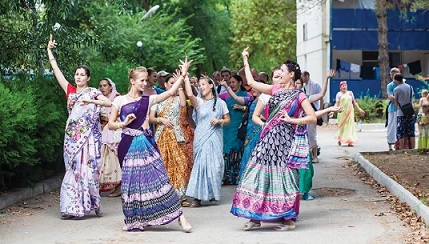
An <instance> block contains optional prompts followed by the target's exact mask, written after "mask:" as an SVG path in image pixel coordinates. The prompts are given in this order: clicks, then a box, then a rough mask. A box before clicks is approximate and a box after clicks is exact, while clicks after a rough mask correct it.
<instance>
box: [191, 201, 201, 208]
mask: <svg viewBox="0 0 429 244" xmlns="http://www.w3.org/2000/svg"><path fill="white" fill-rule="evenodd" d="M191 207H193V208H197V207H201V200H198V199H194V200H192V203H191Z"/></svg>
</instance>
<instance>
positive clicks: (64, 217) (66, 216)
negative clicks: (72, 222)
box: [61, 214, 74, 220]
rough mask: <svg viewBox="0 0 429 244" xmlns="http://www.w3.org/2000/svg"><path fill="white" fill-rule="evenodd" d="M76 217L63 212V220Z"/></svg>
mask: <svg viewBox="0 0 429 244" xmlns="http://www.w3.org/2000/svg"><path fill="white" fill-rule="evenodd" d="M72 218H74V216H73V215H69V214H61V219H62V220H66V219H72Z"/></svg>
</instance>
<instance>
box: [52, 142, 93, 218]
mask: <svg viewBox="0 0 429 244" xmlns="http://www.w3.org/2000/svg"><path fill="white" fill-rule="evenodd" d="M89 141H92V142H93V143H89ZM94 141H95V140H94V136H93V135H91V136H90V137H89V138H88V140H87V141H86V142H85V145H84V146H82V149H81V151H80V152H79V153H78V154H77V155H76V156H75V158H74V159H73V161H72V163H71V164H72V165H71V167H68V168H67V169H66V173H65V175H64V179H63V182H62V184H61V192H60V211H61V214H66V215H72V216H76V217H83V216H84V215H85V214H89V212H91V210H98V209H99V208H100V200H101V197H100V193H99V177H100V174H99V167H100V158H99V156H98V157H97V155H99V148H98V147H97V146H96V145H99V144H98V143H94ZM65 156H66V155H65Z"/></svg>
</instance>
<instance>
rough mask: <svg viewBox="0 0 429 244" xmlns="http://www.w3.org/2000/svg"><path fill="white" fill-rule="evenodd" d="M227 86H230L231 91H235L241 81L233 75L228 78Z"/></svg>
mask: <svg viewBox="0 0 429 244" xmlns="http://www.w3.org/2000/svg"><path fill="white" fill-rule="evenodd" d="M229 86H230V87H231V89H232V91H233V92H237V91H238V90H240V86H241V81H238V80H237V79H235V78H234V77H231V78H230V79H229Z"/></svg>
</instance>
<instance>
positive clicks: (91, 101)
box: [47, 35, 111, 219]
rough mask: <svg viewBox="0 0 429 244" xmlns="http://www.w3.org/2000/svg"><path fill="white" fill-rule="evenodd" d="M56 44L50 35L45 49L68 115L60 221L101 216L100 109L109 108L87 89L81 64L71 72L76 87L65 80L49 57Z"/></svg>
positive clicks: (86, 71)
mask: <svg viewBox="0 0 429 244" xmlns="http://www.w3.org/2000/svg"><path fill="white" fill-rule="evenodd" d="M56 45H57V43H56V42H55V40H52V35H50V38H49V42H48V47H47V51H48V57H49V63H50V64H51V67H52V70H53V71H54V75H55V78H56V79H57V81H58V84H60V86H61V88H62V89H63V90H64V92H65V93H66V99H67V111H68V114H69V117H68V119H67V122H66V129H65V135H64V164H65V168H66V174H65V175H64V179H63V182H62V184H61V192H60V211H61V219H72V218H82V217H83V216H84V215H86V214H89V212H91V210H95V213H96V214H97V216H99V217H101V216H102V212H101V206H100V199H101V198H100V193H99V178H100V158H101V132H100V107H101V106H111V102H110V100H109V99H108V98H107V97H105V96H103V95H102V94H101V92H100V91H99V90H97V89H95V88H92V87H88V83H89V80H90V79H91V75H90V71H89V69H88V67H86V66H84V65H81V66H78V67H77V68H76V70H75V73H74V81H75V83H76V87H75V86H73V85H72V84H70V83H69V82H68V81H67V79H66V78H65V77H64V75H63V73H62V72H61V70H60V69H59V67H58V64H57V61H56V60H55V57H54V55H53V54H52V49H53V48H55V46H56Z"/></svg>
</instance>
